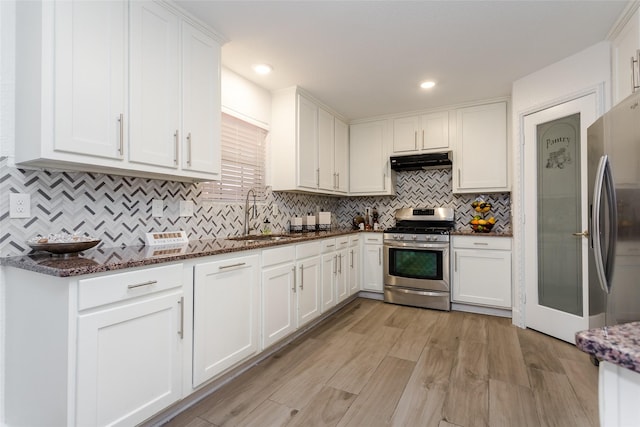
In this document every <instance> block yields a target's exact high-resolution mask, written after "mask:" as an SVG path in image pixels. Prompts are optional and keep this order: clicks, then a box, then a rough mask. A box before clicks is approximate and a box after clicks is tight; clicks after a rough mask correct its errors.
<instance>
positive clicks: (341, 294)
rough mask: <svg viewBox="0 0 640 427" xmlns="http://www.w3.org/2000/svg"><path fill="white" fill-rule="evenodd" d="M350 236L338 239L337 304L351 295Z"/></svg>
mask: <svg viewBox="0 0 640 427" xmlns="http://www.w3.org/2000/svg"><path fill="white" fill-rule="evenodd" d="M348 260H349V236H342V237H338V238H336V280H335V290H336V303H340V302H342V301H344V300H346V299H347V297H348V296H349V295H350V294H349V268H348V263H347V262H348Z"/></svg>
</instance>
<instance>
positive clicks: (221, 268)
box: [218, 262, 247, 270]
mask: <svg viewBox="0 0 640 427" xmlns="http://www.w3.org/2000/svg"><path fill="white" fill-rule="evenodd" d="M243 265H247V263H246V262H239V263H237V264H229V265H221V266H220V267H218V270H226V269H228V268H235V267H242V266H243Z"/></svg>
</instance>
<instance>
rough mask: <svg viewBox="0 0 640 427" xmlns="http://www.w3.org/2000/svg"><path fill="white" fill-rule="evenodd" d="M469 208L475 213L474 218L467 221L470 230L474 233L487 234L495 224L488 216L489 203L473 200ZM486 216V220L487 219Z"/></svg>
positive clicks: (493, 219) (493, 218)
mask: <svg viewBox="0 0 640 427" xmlns="http://www.w3.org/2000/svg"><path fill="white" fill-rule="evenodd" d="M471 207H472V208H473V210H474V211H475V213H476V214H475V215H474V217H473V218H472V219H471V221H469V224H470V225H471V229H472V230H473V231H475V232H476V233H489V232H490V231H491V230H492V229H493V226H494V225H495V224H496V219H495V217H493V216H490V215H489V212H490V211H491V207H492V206H491V203H488V202H485V201H483V200H474V201H473V203H471ZM487 216H488V218H487Z"/></svg>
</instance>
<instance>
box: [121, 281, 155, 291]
mask: <svg viewBox="0 0 640 427" xmlns="http://www.w3.org/2000/svg"><path fill="white" fill-rule="evenodd" d="M156 283H158V281H157V280H149V281H147V282H142V283H137V284H135V285H129V286H127V289H136V288H141V287H143V286H150V285H155V284H156Z"/></svg>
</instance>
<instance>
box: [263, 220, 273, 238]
mask: <svg viewBox="0 0 640 427" xmlns="http://www.w3.org/2000/svg"><path fill="white" fill-rule="evenodd" d="M262 234H271V223H270V222H269V219H268V218H266V219H265V220H264V223H263V224H262Z"/></svg>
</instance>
